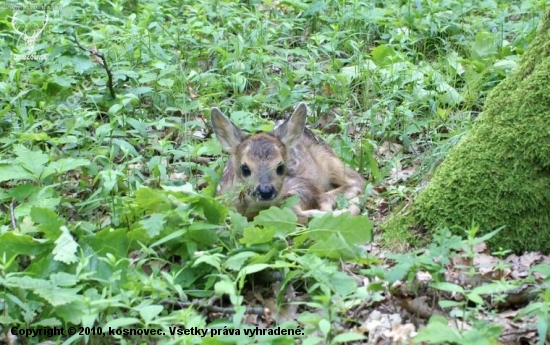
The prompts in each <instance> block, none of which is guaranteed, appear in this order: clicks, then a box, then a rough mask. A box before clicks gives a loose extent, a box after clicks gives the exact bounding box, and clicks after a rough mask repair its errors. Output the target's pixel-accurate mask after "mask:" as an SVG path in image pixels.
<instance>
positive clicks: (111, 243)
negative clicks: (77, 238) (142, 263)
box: [85, 228, 129, 258]
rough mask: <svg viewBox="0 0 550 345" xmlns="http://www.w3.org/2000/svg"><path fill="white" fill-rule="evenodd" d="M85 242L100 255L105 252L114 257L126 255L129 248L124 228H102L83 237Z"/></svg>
mask: <svg viewBox="0 0 550 345" xmlns="http://www.w3.org/2000/svg"><path fill="white" fill-rule="evenodd" d="M85 241H86V243H87V244H88V245H89V246H90V247H92V249H93V250H94V251H95V252H96V253H97V254H98V255H101V256H104V255H105V254H107V253H110V254H112V255H114V256H115V257H116V258H123V257H126V256H127V254H128V249H129V242H128V238H127V236H126V230H125V229H118V230H112V229H109V228H107V229H103V230H101V231H98V232H96V233H94V234H93V235H89V236H86V237H85Z"/></svg>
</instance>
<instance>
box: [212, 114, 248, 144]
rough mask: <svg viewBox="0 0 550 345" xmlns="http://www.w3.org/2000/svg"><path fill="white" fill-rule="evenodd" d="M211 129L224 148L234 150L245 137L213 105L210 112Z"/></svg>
mask: <svg viewBox="0 0 550 345" xmlns="http://www.w3.org/2000/svg"><path fill="white" fill-rule="evenodd" d="M210 122H211V123H212V129H214V133H215V134H216V137H217V138H218V140H219V142H220V143H221V144H222V147H223V149H224V150H226V151H228V152H232V151H234V150H235V149H236V148H237V146H238V145H239V144H240V143H241V141H242V140H243V139H244V138H245V137H246V136H245V135H244V133H243V132H242V131H241V130H240V129H239V127H237V126H235V125H234V124H233V122H231V121H230V120H229V119H228V118H227V117H226V116H225V115H224V114H223V113H222V112H221V111H220V109H218V108H216V107H214V108H212V111H211V112H210Z"/></svg>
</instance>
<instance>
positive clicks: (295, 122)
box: [273, 103, 307, 147]
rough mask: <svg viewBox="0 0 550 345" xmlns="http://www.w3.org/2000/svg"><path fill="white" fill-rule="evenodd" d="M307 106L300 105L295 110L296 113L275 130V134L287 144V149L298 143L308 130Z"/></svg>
mask: <svg viewBox="0 0 550 345" xmlns="http://www.w3.org/2000/svg"><path fill="white" fill-rule="evenodd" d="M306 117H307V106H306V104H305V103H300V104H298V106H297V107H296V109H294V113H292V115H291V116H290V117H289V118H288V119H286V121H285V122H283V124H282V125H280V126H279V127H277V128H275V130H274V131H273V134H274V135H275V136H276V137H277V138H279V140H280V141H281V142H282V143H283V144H285V146H286V147H292V146H294V145H296V144H297V143H298V140H299V139H300V137H301V136H302V134H303V133H304V128H306Z"/></svg>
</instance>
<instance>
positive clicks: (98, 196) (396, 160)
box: [0, 0, 548, 344]
mask: <svg viewBox="0 0 550 345" xmlns="http://www.w3.org/2000/svg"><path fill="white" fill-rule="evenodd" d="M547 5H548V2H547V1H545V0H544V1H528V0H525V1H484V2H477V1H469V0H460V1H459V0H449V1H430V2H422V1H397V0H388V1H384V2H380V1H356V0H345V1H297V0H290V1H264V2H260V1H240V2H236V1H202V0H199V1H193V2H189V1H184V2H177V1H172V0H166V1H152V2H147V3H145V2H138V1H131V0H116V1H108V2H106V1H99V2H94V3H84V2H83V3H75V2H69V1H54V2H50V3H38V4H37V3H31V2H25V1H23V2H9V1H8V2H5V3H2V4H1V5H0V28H1V30H0V32H1V33H0V35H1V36H2V40H0V55H1V56H2V59H0V75H2V77H3V78H1V80H0V311H1V313H0V331H1V334H2V335H1V336H0V339H1V341H2V342H4V343H9V344H14V343H17V342H18V343H23V344H35V343H43V342H45V341H53V342H60V343H61V342H64V343H66V344H72V343H94V344H102V343H115V342H118V343H125V344H134V343H145V342H147V343H158V344H161V343H162V344H181V343H207V344H208V343H220V342H221V343H232V344H248V343H250V342H258V343H266V344H270V343H272V344H294V343H295V342H297V341H301V342H302V343H312V344H313V343H342V342H352V341H356V342H358V343H361V342H362V343H368V342H370V343H375V342H390V341H393V342H397V343H401V342H407V341H411V338H412V337H413V336H414V335H415V334H416V333H418V336H417V337H418V338H415V339H416V340H417V341H422V340H425V339H427V338H430V337H431V335H432V334H433V333H434V332H436V331H438V330H440V329H445V330H448V329H450V328H449V327H452V328H451V329H452V331H451V332H447V334H448V335H449V337H447V338H439V339H437V338H431V339H432V340H434V339H435V340H437V341H439V342H452V341H455V342H462V343H466V339H467V340H468V341H470V340H472V342H474V340H477V341H479V342H480V343H481V342H484V343H490V342H494V341H495V339H499V341H501V342H503V343H504V342H506V341H510V342H512V343H513V341H514V340H517V337H519V335H517V333H516V338H510V339H511V340H510V339H509V338H506V336H507V334H508V333H511V332H507V330H508V329H509V328H506V327H507V326H509V325H511V326H510V327H512V326H515V325H516V324H513V325H512V322H509V323H506V322H507V321H508V320H507V319H506V318H505V317H504V316H500V314H499V311H500V310H506V308H509V307H510V305H508V306H507V305H499V306H500V307H499V308H501V309H498V308H494V307H488V306H487V305H486V304H485V301H487V299H486V295H487V294H489V295H490V294H491V292H494V293H495V294H496V293H497V292H498V293H499V294H501V295H502V296H504V297H506V296H510V295H513V293H514V291H511V290H510V288H511V287H510V286H509V285H513V286H520V287H521V286H522V284H521V283H525V284H527V286H528V287H529V289H526V290H525V291H524V292H525V293H524V294H522V293H521V291H520V292H517V294H518V295H520V296H525V298H524V299H519V300H520V301H522V302H523V303H524V304H525V303H527V302H528V301H531V300H532V299H533V298H535V297H536V296H542V297H541V298H539V299H538V300H537V301H536V302H535V303H532V304H530V305H529V306H528V307H527V308H525V309H524V311H522V312H521V313H519V314H518V315H517V316H518V317H519V320H518V321H517V322H518V323H522V322H525V324H527V325H531V324H535V325H536V327H535V328H529V327H526V328H525V329H526V331H525V334H521V336H525V337H527V338H529V339H537V334H538V339H544V336H545V334H546V328H547V324H548V321H547V316H545V315H546V314H545V313H546V311H547V308H548V298H547V297H548V296H547V295H548V293H547V291H546V289H545V288H544V283H545V282H546V281H545V280H547V276H548V270H547V267H546V266H544V265H538V266H535V264H538V263H541V262H543V261H544V258H542V257H540V256H537V255H536V254H526V256H525V257H522V258H521V259H520V258H518V257H516V258H515V259H514V258H513V257H512V258H510V257H509V258H506V259H504V258H503V257H502V255H500V256H499V257H496V258H495V257H494V256H490V255H489V253H487V250H486V249H478V248H476V247H475V246H474V245H473V242H474V241H476V240H475V239H476V236H475V231H474V230H473V229H475V227H472V229H469V230H467V231H466V232H465V237H466V239H465V240H463V239H460V238H458V237H456V236H451V235H450V234H448V233H445V232H442V234H441V236H439V237H437V238H436V239H435V240H434V243H433V244H431V245H430V246H429V247H428V248H427V250H418V251H415V252H409V253H406V254H399V255H398V254H394V255H392V254H389V253H381V252H380V250H379V248H378V247H377V246H376V245H375V244H370V245H366V244H367V243H370V242H371V240H372V233H373V231H374V230H375V229H376V226H377V224H378V223H379V221H380V220H382V219H383V218H384V217H385V215H386V214H387V211H388V210H389V209H392V208H394V207H395V206H396V205H397V204H398V203H402V202H403V201H405V202H406V201H407V200H408V199H410V198H412V197H414V195H415V193H416V191H417V190H418V189H419V188H420V187H421V186H422V184H423V183H424V182H423V177H429V175H430V173H431V171H432V170H433V169H434V168H435V167H436V166H437V165H438V163H439V162H440V161H441V160H442V159H443V158H444V156H445V153H446V152H447V150H448V148H449V147H451V146H453V145H454V144H455V143H456V141H457V140H459V139H460V137H461V136H462V135H463V133H465V132H467V131H468V129H469V126H470V125H471V123H472V121H473V120H474V119H475V118H476V116H477V114H478V113H479V112H480V111H481V110H482V109H483V101H484V97H485V95H486V93H487V92H488V91H489V90H491V89H492V88H493V87H494V86H495V85H496V84H497V83H499V82H500V81H501V80H502V79H504V78H505V77H506V76H507V75H508V73H509V72H510V71H511V70H512V69H513V68H514V67H515V64H516V61H517V60H518V59H519V57H520V56H521V55H522V54H523V52H524V51H525V49H526V47H527V46H528V44H529V43H530V41H531V39H532V37H533V35H534V30H535V28H536V26H537V24H538V21H539V18H540V17H541V16H542V13H543V10H544V9H545V7H546V6H547ZM46 18H47V23H45V21H46ZM41 28H43V31H41V32H39V31H40V29H41ZM16 29H17V30H16ZM33 32H34V33H37V32H39V33H38V34H37V35H36V37H34V36H32V35H31V34H32V33H33ZM25 35H26V36H25ZM33 37H34V38H33ZM300 101H306V102H308V104H309V107H310V109H311V116H310V117H309V119H308V125H309V126H310V127H311V128H312V129H314V130H316V131H318V132H320V134H321V135H322V136H323V137H325V138H326V139H327V140H328V142H329V143H330V144H331V146H332V147H333V148H334V149H335V151H336V152H337V153H338V154H339V155H340V156H341V157H342V158H343V159H344V160H345V161H346V163H347V164H348V165H350V166H352V167H354V168H357V169H358V170H359V171H360V172H361V173H362V174H363V175H364V176H365V177H367V178H368V179H369V185H368V186H367V188H366V190H365V196H364V198H363V200H362V202H363V203H362V204H363V205H364V210H363V211H364V212H363V215H362V216H360V217H356V218H350V217H348V216H347V215H342V216H339V217H330V216H325V217H320V218H315V219H313V220H312V221H311V222H310V223H309V224H308V226H306V227H301V226H297V225H296V219H295V216H294V215H293V213H292V212H291V211H290V210H289V209H288V208H285V207H283V208H280V209H279V208H272V209H269V210H266V211H264V212H262V213H261V214H260V215H259V216H258V217H257V218H256V219H255V220H253V221H247V220H246V219H244V218H243V217H242V216H241V215H239V214H238V213H236V212H234V210H232V209H231V207H228V206H227V205H225V204H223V203H221V202H220V200H217V199H215V198H214V197H213V195H214V191H215V186H216V183H217V182H218V179H219V174H220V172H221V171H220V168H221V167H222V166H223V162H224V160H225V159H226V157H224V156H222V155H221V147H220V146H219V144H218V143H217V141H216V140H215V138H213V137H212V133H211V131H210V129H209V128H208V126H207V125H206V123H207V117H208V114H209V111H210V108H211V107H212V106H214V105H216V106H218V107H220V108H222V109H224V110H226V111H227V113H229V114H231V119H232V121H234V122H235V123H236V124H237V125H239V126H240V127H242V128H245V129H247V130H249V131H251V132H253V131H257V130H270V129H271V128H272V123H273V120H276V119H280V118H283V117H284V116H286V115H288V111H289V110H290V109H291V108H292V106H294V105H295V104H296V103H298V102H300ZM482 241H483V238H482V239H480V240H479V242H482ZM505 249H506V248H502V250H501V249H499V251H500V254H502V253H503V252H505ZM485 255H487V257H486V256H485ZM489 256H490V257H491V258H493V259H495V260H496V261H494V262H493V261H491V260H493V259H489V258H488V257H489ZM479 258H483V259H485V262H483V260H482V263H485V264H486V263H487V262H486V261H489V262H490V263H491V264H490V265H489V267H491V268H493V271H495V272H499V274H500V275H497V276H492V275H489V276H487V274H486V273H487V272H485V271H484V270H485V269H486V267H485V266H483V265H481V264H480V263H479V262H478V261H476V260H478V259H479ZM506 260H507V261H506ZM525 262H527V264H526V263H525ZM521 263H523V264H524V265H523V266H522V264H521ZM531 266H535V267H534V268H533V270H532V271H529V269H530V268H531ZM526 267H527V268H526ZM445 272H450V273H454V274H456V275H451V276H449V275H445V274H444V273H445ZM510 272H512V273H514V274H513V275H512V273H510ZM427 274H429V276H430V277H431V278H430V279H422V278H423V277H426V276H427ZM457 277H458V278H457ZM479 277H482V278H483V279H478V278H479ZM459 278H460V279H459ZM493 280H496V281H502V284H504V285H498V286H496V285H489V287H483V288H480V287H479V286H483V285H482V283H488V282H491V281H493ZM507 280H513V282H514V284H509V283H507ZM446 283H452V285H447V284H446ZM430 284H431V285H430ZM504 287H505V288H504ZM409 288H410V289H409ZM480 289H481V290H480ZM411 291H415V293H412V292H411ZM532 295H534V296H535V297H532ZM434 296H435V297H434ZM499 296H500V295H499ZM513 296H515V295H513ZM423 297H432V298H431V299H430V301H431V300H433V301H436V302H437V303H435V304H426V303H424V302H425V301H426V299H422V298H423ZM528 297H529V298H528ZM516 301H517V300H516ZM524 304H521V303H520V304H514V305H512V307H516V308H519V307H521V306H523V305H524ZM426 305H427V306H428V307H426ZM433 314H437V315H436V316H439V317H434V318H432V319H430V316H432V315H433ZM489 316H491V317H493V319H492V320H498V321H497V323H499V324H500V325H501V326H502V327H500V328H498V327H493V326H491V327H488V328H487V327H486V324H484V323H482V322H480V323H473V322H472V320H475V319H476V318H477V319H479V318H485V319H489ZM441 317H445V319H446V320H447V321H452V322H450V323H449V322H447V323H446V324H445V323H444V322H442V319H441ZM428 319H430V321H429V322H428V321H427V320H428ZM514 322H516V321H514ZM493 323H494V321H493ZM426 324H427V326H426V327H425V328H422V327H423V326H424V325H426ZM61 328H62V329H63V332H60V333H59V332H58V333H55V334H52V333H48V332H50V331H53V330H55V329H57V330H59V329H61ZM422 329H423V330H422ZM282 330H284V331H282ZM153 331H154V332H153ZM455 336H456V337H455ZM459 340H460V341H459ZM539 341H542V340H539Z"/></svg>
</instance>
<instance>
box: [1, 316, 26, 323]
mask: <svg viewBox="0 0 550 345" xmlns="http://www.w3.org/2000/svg"><path fill="white" fill-rule="evenodd" d="M0 324H2V325H17V324H21V321H19V320H17V319H12V318H11V317H9V316H7V315H0Z"/></svg>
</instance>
